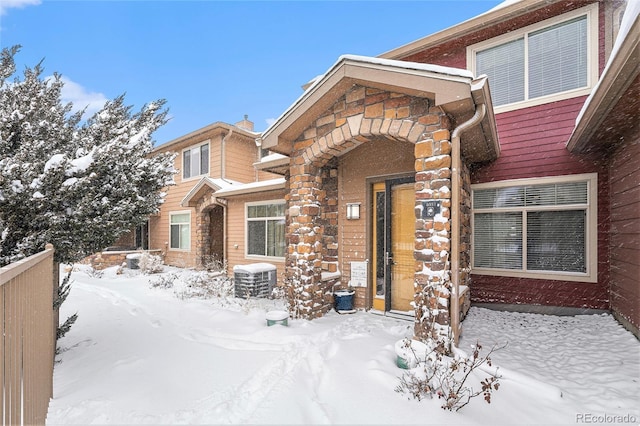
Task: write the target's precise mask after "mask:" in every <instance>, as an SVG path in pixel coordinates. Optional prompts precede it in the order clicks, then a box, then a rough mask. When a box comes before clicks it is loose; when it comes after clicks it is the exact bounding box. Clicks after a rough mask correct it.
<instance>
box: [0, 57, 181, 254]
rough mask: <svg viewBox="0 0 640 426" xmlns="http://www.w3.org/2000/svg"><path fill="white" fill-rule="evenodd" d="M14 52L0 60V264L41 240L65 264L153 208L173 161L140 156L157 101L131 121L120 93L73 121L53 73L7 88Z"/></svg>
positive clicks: (169, 180)
mask: <svg viewBox="0 0 640 426" xmlns="http://www.w3.org/2000/svg"><path fill="white" fill-rule="evenodd" d="M18 50H19V47H17V46H16V47H13V48H10V49H6V48H5V49H3V50H2V53H1V57H0V266H2V265H6V264H8V263H10V262H13V261H16V260H19V259H21V258H23V257H26V256H29V255H31V254H34V253H36V252H38V251H41V250H42V249H43V248H44V246H45V244H46V243H52V244H53V245H54V247H55V249H56V252H55V254H56V260H57V261H59V262H66V263H71V262H75V261H77V260H79V259H81V258H82V257H84V256H86V255H88V254H91V253H94V252H96V251H99V250H101V249H103V248H104V247H107V246H109V245H111V244H113V243H114V242H115V241H116V240H117V238H118V237H119V236H120V235H121V234H122V233H123V232H125V231H127V230H129V229H131V228H132V227H134V226H136V225H138V224H140V223H142V222H143V221H145V220H146V219H147V217H148V216H149V215H150V214H153V213H156V212H157V211H158V208H159V205H160V204H161V203H162V201H163V197H164V193H163V192H162V189H163V188H165V187H166V186H168V185H171V184H173V174H174V173H175V170H174V168H173V158H174V156H173V155H171V154H161V155H154V156H150V155H149V153H150V152H151V150H152V149H153V141H152V139H151V135H152V133H153V132H154V131H155V130H156V129H158V128H159V127H160V126H161V125H163V124H164V123H165V122H166V115H167V111H166V110H163V106H164V104H165V101H164V100H160V101H157V102H152V103H149V104H147V105H145V106H144V107H143V108H142V109H141V111H140V112H137V113H135V114H132V113H131V107H130V106H126V105H125V104H124V96H120V97H118V98H116V99H114V100H112V101H109V102H107V103H106V104H105V106H104V107H103V108H102V109H101V110H100V111H98V112H97V113H95V114H94V115H93V116H92V117H91V118H89V119H88V120H86V121H85V122H83V121H82V114H83V113H84V111H80V112H77V113H75V114H72V113H71V109H72V105H71V104H70V103H67V104H63V103H62V100H61V89H62V87H63V82H62V79H61V76H60V75H59V74H54V76H53V77H52V78H47V79H45V78H43V77H42V73H43V68H42V66H41V65H40V64H38V65H37V66H35V67H34V68H26V69H25V71H24V75H23V78H20V77H18V76H16V77H15V78H14V79H13V81H9V79H10V78H11V76H12V75H14V73H15V62H14V56H15V54H16V53H17V52H18Z"/></svg>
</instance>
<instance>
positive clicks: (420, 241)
mask: <svg viewBox="0 0 640 426" xmlns="http://www.w3.org/2000/svg"><path fill="white" fill-rule="evenodd" d="M432 117H433V118H434V120H435V119H436V118H438V121H437V123H438V124H440V126H439V127H440V129H439V130H436V131H433V132H430V133H429V136H430V137H429V138H426V139H424V140H421V141H419V142H418V143H416V146H415V157H416V162H415V169H416V240H415V250H414V257H415V260H416V269H415V270H416V273H415V287H416V294H415V297H414V301H415V306H416V307H415V321H416V326H415V333H416V337H418V338H419V339H423V340H424V339H427V338H434V339H445V340H447V339H448V338H449V335H450V333H449V331H450V330H449V326H450V315H449V301H450V297H449V296H450V291H451V274H450V271H451V267H450V252H451V221H450V219H451V141H450V133H449V129H448V127H450V124H449V120H448V118H447V117H446V116H445V115H444V114H442V115H435V114H434V115H433V116H432ZM427 200H440V202H441V206H440V207H441V211H440V214H438V215H436V216H435V217H434V218H433V219H421V208H422V205H421V204H420V203H421V202H422V201H427Z"/></svg>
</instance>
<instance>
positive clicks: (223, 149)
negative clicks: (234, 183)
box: [220, 129, 233, 181]
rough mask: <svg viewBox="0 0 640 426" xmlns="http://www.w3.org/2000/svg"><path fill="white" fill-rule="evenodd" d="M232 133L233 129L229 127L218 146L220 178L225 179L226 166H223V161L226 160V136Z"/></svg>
mask: <svg viewBox="0 0 640 426" xmlns="http://www.w3.org/2000/svg"><path fill="white" fill-rule="evenodd" d="M232 133H233V129H229V132H228V133H227V134H226V135H224V137H223V138H222V144H221V147H220V178H221V179H222V180H225V181H226V180H227V177H226V176H225V175H226V167H225V161H226V155H225V152H226V151H227V147H226V146H227V138H228V137H230V136H231V134H232Z"/></svg>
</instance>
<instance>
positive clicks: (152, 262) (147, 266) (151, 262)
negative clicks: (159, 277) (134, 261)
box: [138, 252, 164, 275]
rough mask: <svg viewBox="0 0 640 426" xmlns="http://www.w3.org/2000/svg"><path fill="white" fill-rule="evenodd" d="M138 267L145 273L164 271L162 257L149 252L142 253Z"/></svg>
mask: <svg viewBox="0 0 640 426" xmlns="http://www.w3.org/2000/svg"><path fill="white" fill-rule="evenodd" d="M138 267H139V268H140V270H141V271H142V273H143V274H145V275H148V274H157V273H160V272H162V271H164V265H163V263H162V257H160V256H158V255H155V254H151V253H148V252H144V253H142V255H141V256H140V260H139V261H138Z"/></svg>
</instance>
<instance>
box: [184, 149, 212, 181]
mask: <svg viewBox="0 0 640 426" xmlns="http://www.w3.org/2000/svg"><path fill="white" fill-rule="evenodd" d="M206 174H209V143H208V142H207V143H205V144H202V145H199V146H192V147H191V148H189V149H185V150H184V151H182V177H183V179H188V178H191V177H195V176H199V175H206Z"/></svg>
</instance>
